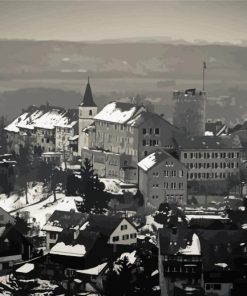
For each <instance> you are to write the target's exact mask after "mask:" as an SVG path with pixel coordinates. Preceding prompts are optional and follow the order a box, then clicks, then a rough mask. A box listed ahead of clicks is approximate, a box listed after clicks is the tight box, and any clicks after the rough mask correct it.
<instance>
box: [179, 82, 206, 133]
mask: <svg viewBox="0 0 247 296" xmlns="http://www.w3.org/2000/svg"><path fill="white" fill-rule="evenodd" d="M173 100H174V101H175V109H174V116H173V124H174V125H175V126H177V127H178V128H181V129H182V130H184V132H186V133H187V134H188V135H193V136H203V135H204V132H205V108H206V92H205V91H199V92H197V91H196V89H195V88H193V89H187V90H185V91H174V92H173Z"/></svg>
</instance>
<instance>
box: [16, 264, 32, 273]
mask: <svg viewBox="0 0 247 296" xmlns="http://www.w3.org/2000/svg"><path fill="white" fill-rule="evenodd" d="M32 270H34V264H33V263H26V264H24V265H22V266H21V267H19V268H18V269H17V270H16V272H19V273H29V272H30V271H32Z"/></svg>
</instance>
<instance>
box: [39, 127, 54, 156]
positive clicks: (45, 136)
mask: <svg viewBox="0 0 247 296" xmlns="http://www.w3.org/2000/svg"><path fill="white" fill-rule="evenodd" d="M36 136H37V139H36V146H37V147H39V146H40V147H41V150H42V151H43V152H50V151H55V128H54V129H43V128H37V129H36Z"/></svg>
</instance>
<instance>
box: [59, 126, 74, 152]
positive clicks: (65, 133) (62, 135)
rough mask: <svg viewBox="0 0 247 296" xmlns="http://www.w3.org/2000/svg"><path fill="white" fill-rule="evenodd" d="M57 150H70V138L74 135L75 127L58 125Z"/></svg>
mask: <svg viewBox="0 0 247 296" xmlns="http://www.w3.org/2000/svg"><path fill="white" fill-rule="evenodd" d="M55 134H56V151H61V150H66V151H69V150H70V147H69V138H71V137H73V136H74V129H73V127H71V128H69V127H59V126H57V127H56V132H55Z"/></svg>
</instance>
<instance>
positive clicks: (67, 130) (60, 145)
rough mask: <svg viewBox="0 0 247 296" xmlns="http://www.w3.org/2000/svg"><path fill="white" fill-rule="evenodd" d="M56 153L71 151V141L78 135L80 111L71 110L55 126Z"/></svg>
mask: <svg viewBox="0 0 247 296" xmlns="http://www.w3.org/2000/svg"><path fill="white" fill-rule="evenodd" d="M55 128H56V131H55V134H56V151H69V150H70V146H69V145H70V139H71V138H73V137H74V136H76V135H78V110H77V109H70V110H68V111H67V116H66V117H63V118H62V119H61V120H60V121H59V122H58V123H57V124H56V126H55Z"/></svg>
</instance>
